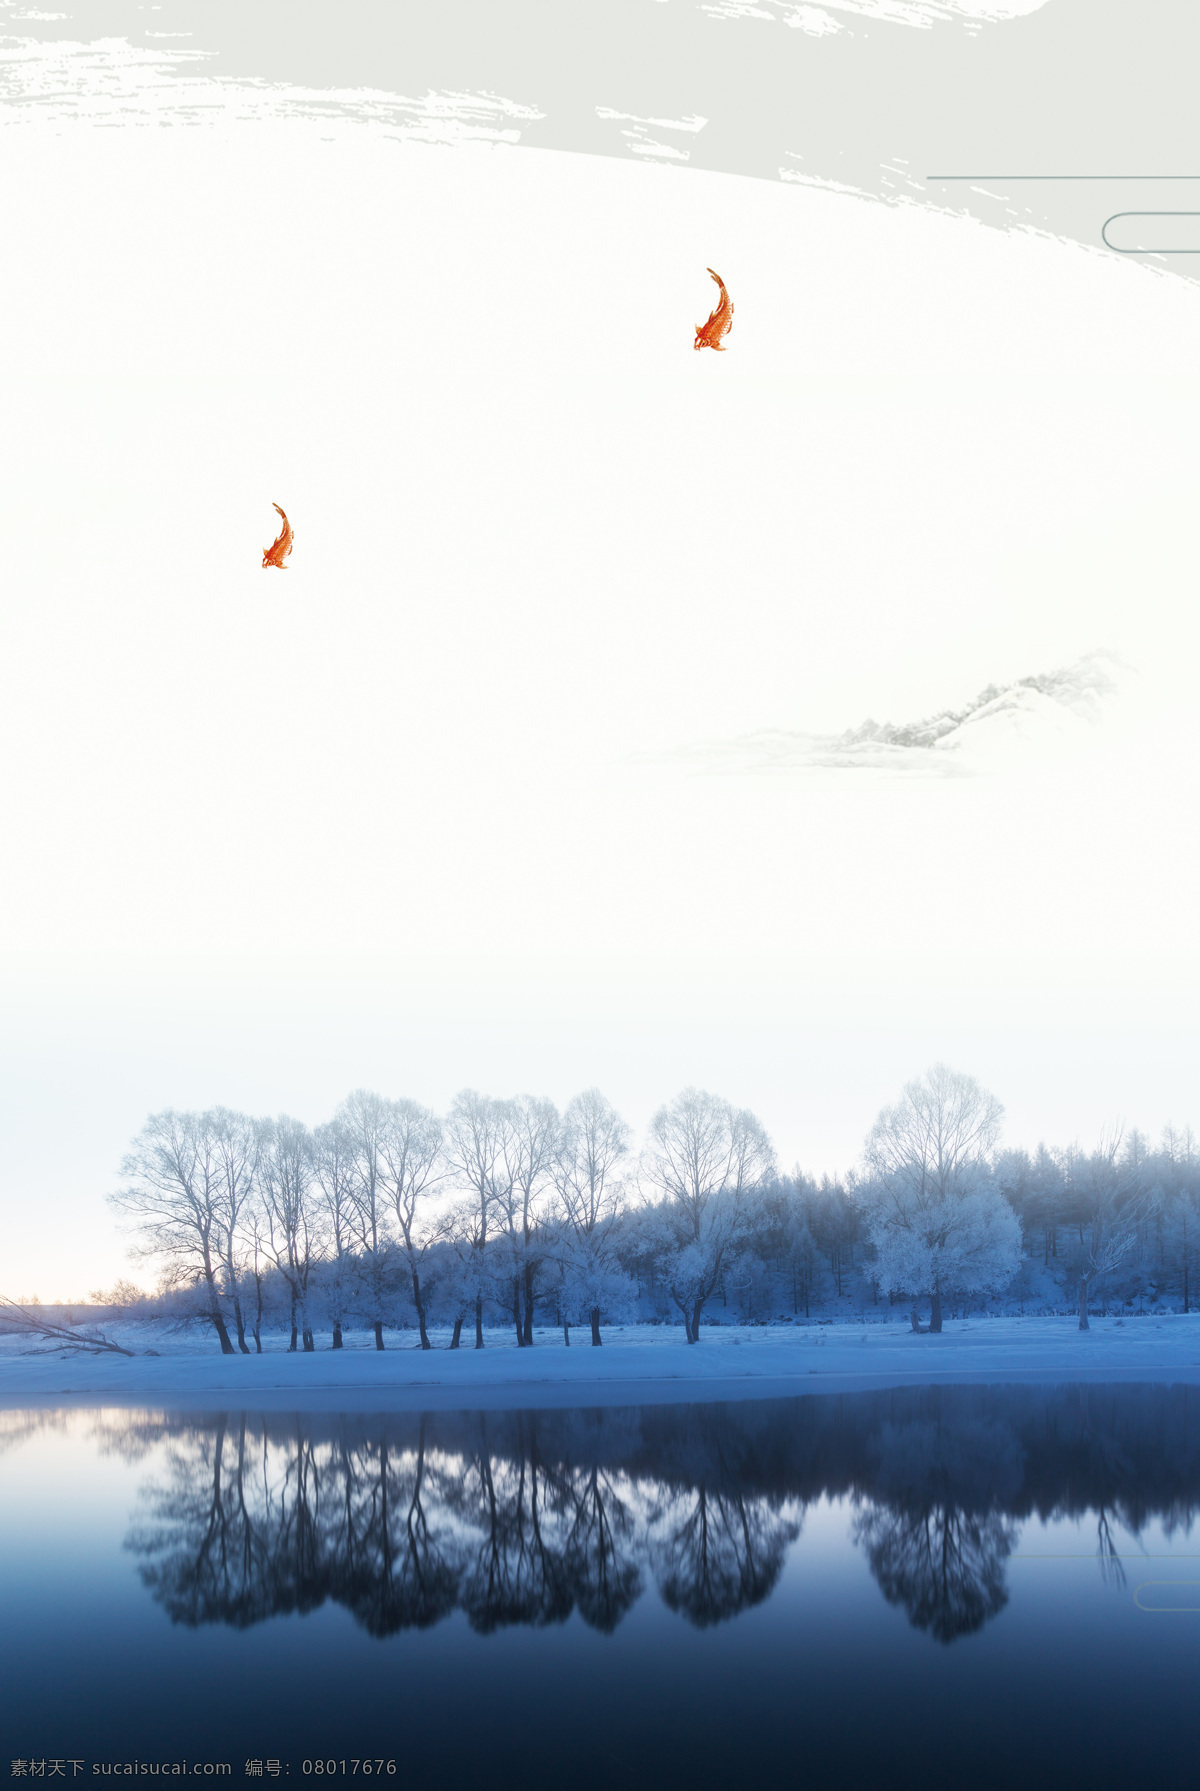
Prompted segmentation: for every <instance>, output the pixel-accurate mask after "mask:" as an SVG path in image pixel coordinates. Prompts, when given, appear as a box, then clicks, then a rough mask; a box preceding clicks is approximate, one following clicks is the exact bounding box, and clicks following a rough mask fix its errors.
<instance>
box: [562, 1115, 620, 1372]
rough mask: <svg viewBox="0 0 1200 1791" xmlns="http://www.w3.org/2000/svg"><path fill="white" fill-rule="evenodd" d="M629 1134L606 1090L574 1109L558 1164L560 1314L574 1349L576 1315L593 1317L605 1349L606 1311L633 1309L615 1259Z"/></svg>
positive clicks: (595, 1338)
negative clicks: (602, 1333)
mask: <svg viewBox="0 0 1200 1791" xmlns="http://www.w3.org/2000/svg"><path fill="white" fill-rule="evenodd" d="M629 1136H630V1134H629V1127H628V1126H627V1125H626V1123H625V1121H624V1120H623V1119H622V1118H621V1116H620V1114H619V1113H618V1112H617V1110H616V1108H615V1107H614V1106H613V1105H612V1103H611V1101H608V1100H606V1099H605V1097H604V1096H603V1095H602V1094H601V1093H600V1090H599V1089H598V1088H588V1089H585V1090H584V1092H583V1093H582V1094H579V1095H576V1096H575V1098H574V1100H572V1101H570V1102H569V1103H568V1106H567V1110H566V1113H565V1114H564V1116H563V1125H562V1129H561V1131H560V1132H559V1134H558V1138H557V1141H556V1148H555V1152H554V1161H553V1171H552V1173H553V1177H554V1187H555V1192H556V1194H557V1196H558V1215H559V1242H558V1252H557V1254H558V1263H559V1270H560V1285H559V1313H560V1316H561V1318H562V1326H563V1342H564V1343H566V1344H568V1345H569V1344H570V1341H571V1331H570V1326H571V1322H572V1320H573V1318H574V1317H575V1315H576V1313H585V1314H586V1315H587V1319H588V1322H589V1324H590V1325H591V1331H592V1345H593V1347H594V1348H599V1346H600V1344H601V1342H602V1341H603V1340H602V1338H601V1336H600V1318H601V1314H602V1313H603V1311H604V1310H605V1308H606V1307H607V1308H609V1309H610V1310H612V1309H615V1308H617V1307H619V1308H620V1309H621V1311H622V1312H625V1311H627V1310H631V1309H632V1303H633V1302H632V1298H631V1293H632V1289H631V1286H630V1282H629V1277H628V1276H627V1275H625V1274H624V1273H623V1272H622V1271H621V1270H620V1269H619V1267H618V1266H617V1264H616V1262H615V1261H614V1259H613V1244H614V1232H615V1229H616V1224H617V1219H618V1216H619V1214H620V1209H621V1196H622V1193H623V1183H622V1180H621V1166H622V1164H623V1163H624V1161H625V1160H626V1158H627V1157H628V1155H629Z"/></svg>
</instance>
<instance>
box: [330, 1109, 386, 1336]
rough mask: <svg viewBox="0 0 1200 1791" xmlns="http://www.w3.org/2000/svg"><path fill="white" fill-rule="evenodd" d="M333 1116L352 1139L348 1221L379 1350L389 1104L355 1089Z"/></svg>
mask: <svg viewBox="0 0 1200 1791" xmlns="http://www.w3.org/2000/svg"><path fill="white" fill-rule="evenodd" d="M335 1118H336V1120H337V1121H338V1123H339V1124H340V1125H342V1126H343V1127H344V1128H345V1130H346V1133H347V1134H348V1136H349V1139H350V1149H351V1152H352V1161H353V1165H354V1174H353V1179H352V1181H351V1185H350V1212H349V1219H350V1229H351V1232H352V1233H353V1236H354V1242H355V1246H356V1249H355V1268H356V1271H357V1273H356V1280H357V1283H358V1298H359V1303H360V1304H361V1305H362V1306H363V1308H364V1310H365V1312H366V1317H367V1322H368V1324H369V1325H370V1327H371V1329H372V1330H373V1331H374V1333H375V1348H376V1349H377V1350H381V1349H382V1348H383V1321H384V1316H385V1313H386V1310H387V1301H388V1293H389V1283H390V1280H391V1272H392V1256H393V1252H392V1240H391V1238H390V1236H389V1235H388V1228H387V1222H388V1202H387V1193H386V1190H385V1188H384V1186H383V1182H382V1179H381V1175H380V1169H381V1153H382V1148H383V1138H384V1133H385V1132H386V1131H387V1126H388V1103H387V1102H386V1101H385V1100H384V1098H383V1096H382V1095H378V1094H375V1093H374V1092H373V1091H372V1090H371V1089H369V1088H356V1089H355V1091H354V1093H353V1094H352V1095H349V1096H347V1098H346V1099H345V1100H344V1101H343V1102H342V1105H341V1106H340V1107H339V1108H338V1111H337V1113H336V1115H335Z"/></svg>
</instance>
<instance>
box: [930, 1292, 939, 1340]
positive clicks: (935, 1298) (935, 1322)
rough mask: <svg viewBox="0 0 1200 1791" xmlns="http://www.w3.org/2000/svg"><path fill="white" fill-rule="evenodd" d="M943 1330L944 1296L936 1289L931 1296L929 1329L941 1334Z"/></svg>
mask: <svg viewBox="0 0 1200 1791" xmlns="http://www.w3.org/2000/svg"><path fill="white" fill-rule="evenodd" d="M941 1328H942V1296H941V1294H940V1293H939V1292H938V1290H937V1288H936V1287H935V1288H934V1290H933V1292H932V1294H930V1296H929V1329H930V1330H931V1331H935V1332H939V1331H940V1330H941Z"/></svg>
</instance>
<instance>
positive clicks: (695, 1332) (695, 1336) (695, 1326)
mask: <svg viewBox="0 0 1200 1791" xmlns="http://www.w3.org/2000/svg"><path fill="white" fill-rule="evenodd" d="M703 1310H704V1295H703V1294H701V1296H700V1298H699V1299H698V1300H697V1301H696V1304H695V1305H694V1306H693V1307H692V1335H691V1338H690V1340H689V1341H690V1342H692V1343H699V1341H700V1314H701V1312H703Z"/></svg>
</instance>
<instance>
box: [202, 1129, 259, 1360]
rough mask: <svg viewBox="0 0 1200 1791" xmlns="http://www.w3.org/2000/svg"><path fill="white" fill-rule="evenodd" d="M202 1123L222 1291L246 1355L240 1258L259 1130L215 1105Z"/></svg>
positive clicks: (247, 1348)
mask: <svg viewBox="0 0 1200 1791" xmlns="http://www.w3.org/2000/svg"><path fill="white" fill-rule="evenodd" d="M203 1123H204V1125H205V1126H206V1127H207V1128H208V1129H209V1131H210V1132H211V1135H212V1139H213V1143H214V1146H215V1149H216V1158H217V1169H218V1190H219V1194H218V1200H219V1211H220V1216H221V1224H220V1231H219V1237H220V1249H221V1261H222V1264H223V1266H224V1269H225V1292H226V1295H227V1297H228V1298H229V1300H230V1301H231V1302H232V1305H233V1322H234V1325H235V1327H236V1329H237V1341H238V1348H239V1349H240V1350H241V1352H242V1354H243V1355H244V1356H248V1355H249V1354H250V1346H249V1344H248V1343H247V1342H246V1320H245V1315H244V1314H243V1312H242V1298H241V1289H240V1286H239V1283H240V1279H241V1273H242V1262H241V1261H240V1260H239V1258H240V1256H241V1245H242V1242H243V1235H242V1234H243V1229H244V1224H245V1218H246V1214H247V1211H248V1209H249V1206H250V1203H251V1199H252V1196H253V1192H254V1178H255V1174H256V1172H257V1169H258V1156H259V1148H260V1142H261V1132H260V1128H259V1126H258V1124H257V1123H256V1122H255V1121H254V1120H252V1119H250V1118H248V1117H247V1115H246V1114H244V1113H234V1112H232V1111H231V1110H230V1109H229V1108H228V1107H214V1108H213V1109H212V1111H211V1112H209V1113H206V1114H205V1115H204V1121H203Z"/></svg>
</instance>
